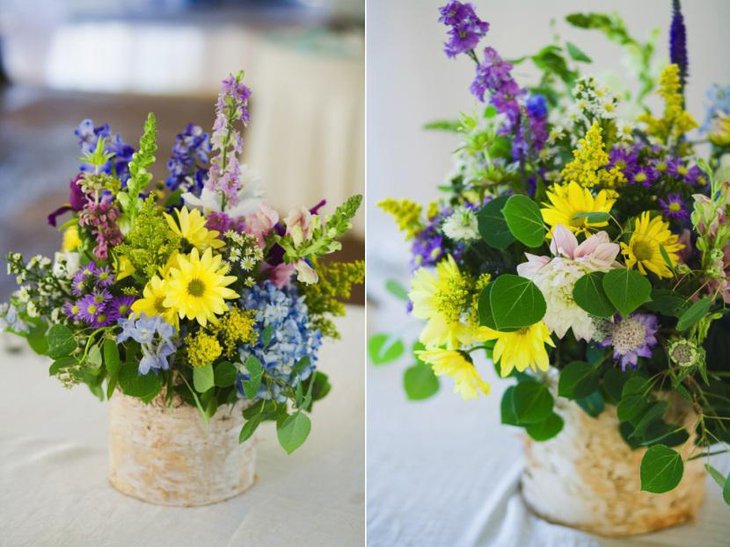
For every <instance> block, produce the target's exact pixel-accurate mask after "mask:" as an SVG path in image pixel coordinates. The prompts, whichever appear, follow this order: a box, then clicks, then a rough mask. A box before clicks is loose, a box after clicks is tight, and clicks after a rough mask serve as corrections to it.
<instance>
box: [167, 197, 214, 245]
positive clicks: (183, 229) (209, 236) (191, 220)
mask: <svg viewBox="0 0 730 547" xmlns="http://www.w3.org/2000/svg"><path fill="white" fill-rule="evenodd" d="M175 214H176V215H177V222H175V219H174V218H172V215H168V214H167V213H165V219H166V220H167V224H169V226H170V229H171V230H172V231H173V232H175V233H176V234H177V235H179V236H180V237H181V238H182V239H184V240H185V241H187V242H188V243H190V245H192V246H193V247H195V248H196V249H198V250H200V251H204V250H205V249H207V248H208V247H213V248H214V249H218V248H220V247H223V245H224V243H223V242H222V241H221V240H220V239H218V236H219V235H220V233H219V232H217V231H216V230H208V228H206V227H205V217H204V216H203V214H202V213H201V212H200V211H198V210H197V209H193V210H192V211H189V210H188V208H187V207H182V208H180V209H175Z"/></svg>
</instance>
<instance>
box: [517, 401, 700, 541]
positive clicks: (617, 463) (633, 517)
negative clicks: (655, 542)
mask: <svg viewBox="0 0 730 547" xmlns="http://www.w3.org/2000/svg"><path fill="white" fill-rule="evenodd" d="M555 411H556V412H557V413H558V414H560V416H561V417H562V418H563V420H564V421H565V426H564V427H563V430H562V431H561V432H560V433H559V434H558V436H557V437H555V438H553V439H550V440H549V441H546V442H534V441H532V440H530V439H527V440H526V444H525V459H526V462H525V469H524V471H523V474H522V495H523V497H524V499H525V501H526V503H527V505H528V506H529V507H530V508H531V509H532V510H533V511H534V512H535V513H537V514H538V515H539V516H540V517H542V518H544V519H545V520H548V521H551V522H555V523H558V524H564V525H567V526H571V527H573V528H579V529H582V530H586V531H588V532H591V533H595V534H600V535H603V536H608V537H623V536H630V535H635V534H642V533H645V532H651V531H654V530H659V529H661V528H667V527H669V526H674V525H676V524H679V523H682V522H684V521H687V520H691V519H693V518H694V517H695V515H696V514H697V511H698V509H699V506H700V504H701V502H702V498H703V496H704V492H705V468H704V465H703V463H704V462H703V460H702V459H697V460H692V461H689V462H685V465H684V476H683V478H682V481H681V482H680V484H679V486H677V487H676V488H675V489H674V490H671V491H669V492H667V493H664V494H651V493H648V492H642V491H641V479H640V472H639V469H640V464H641V458H642V456H643V455H644V453H645V451H646V450H645V449H637V450H632V449H631V448H630V447H629V446H628V445H627V444H626V442H625V441H624V440H623V438H622V437H621V434H620V433H619V430H618V426H619V421H618V418H617V417H616V407H614V406H612V405H606V408H605V410H604V411H603V412H602V413H601V414H600V415H599V416H598V417H597V418H592V417H591V416H589V415H588V414H586V412H585V411H583V409H581V408H580V407H579V406H578V405H577V404H575V403H573V402H572V401H567V400H565V399H558V400H557V401H556V408H555ZM691 422H694V419H693V415H691V413H690V412H688V411H687V410H686V409H685V410H684V411H682V414H681V415H679V416H675V423H685V424H689V423H691ZM692 430H693V428H691V429H690V431H692ZM691 445H692V442H691V441H690V442H688V443H687V444H686V445H685V450H684V452H683V458H686V457H687V456H688V455H689V451H690V450H691V448H692V446H691ZM678 448H679V447H678Z"/></svg>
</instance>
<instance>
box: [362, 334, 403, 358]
mask: <svg viewBox="0 0 730 547" xmlns="http://www.w3.org/2000/svg"><path fill="white" fill-rule="evenodd" d="M404 350H405V348H404V346H403V342H402V341H401V340H399V339H397V338H393V337H392V336H391V335H389V334H385V333H380V334H374V335H372V336H371V337H370V340H368V353H369V354H370V360H371V361H372V362H373V365H383V364H385V363H390V362H391V361H395V360H396V359H398V357H400V356H401V355H403V351H404Z"/></svg>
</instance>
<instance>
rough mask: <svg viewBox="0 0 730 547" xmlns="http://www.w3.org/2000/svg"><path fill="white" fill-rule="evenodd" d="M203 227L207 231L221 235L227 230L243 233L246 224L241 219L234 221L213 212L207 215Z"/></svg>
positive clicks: (224, 215)
mask: <svg viewBox="0 0 730 547" xmlns="http://www.w3.org/2000/svg"><path fill="white" fill-rule="evenodd" d="M205 227H206V228H208V229H209V230H216V231H218V232H220V233H221V234H224V233H226V232H227V231H228V230H233V231H234V232H239V233H243V232H244V231H245V230H246V222H245V221H244V219H243V217H241V218H235V219H234V218H231V217H229V216H228V215H227V214H225V213H219V212H216V211H213V212H210V213H208V215H207V218H206V220H205Z"/></svg>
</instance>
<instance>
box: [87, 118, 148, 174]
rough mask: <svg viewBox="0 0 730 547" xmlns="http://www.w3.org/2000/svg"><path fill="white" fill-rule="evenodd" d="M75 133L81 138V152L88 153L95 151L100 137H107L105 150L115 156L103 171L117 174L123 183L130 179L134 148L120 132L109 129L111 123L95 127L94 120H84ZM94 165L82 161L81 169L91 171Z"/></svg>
mask: <svg viewBox="0 0 730 547" xmlns="http://www.w3.org/2000/svg"><path fill="white" fill-rule="evenodd" d="M74 135H76V136H77V137H78V139H79V146H81V152H82V153H83V154H88V153H91V152H93V151H94V149H95V148H96V143H97V141H98V140H99V137H104V138H105V139H106V145H105V147H104V151H105V152H107V153H108V154H113V157H112V158H111V159H110V160H109V161H108V162H107V164H106V165H105V166H104V168H103V169H102V171H103V172H104V173H109V174H116V176H117V177H119V180H121V181H122V183H126V182H127V180H128V179H129V162H130V161H132V155H133V154H134V148H132V147H131V146H130V145H128V144H127V143H125V142H124V141H123V140H122V136H121V135H119V134H116V135H112V134H111V131H110V130H109V124H107V123H105V124H104V125H100V126H98V127H94V122H93V121H92V120H88V119H87V120H83V121H82V122H81V123H80V124H79V126H78V127H77V128H76V129H75V130H74ZM92 169H93V167H92V166H91V165H89V164H86V163H82V164H81V171H90V170H92Z"/></svg>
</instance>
